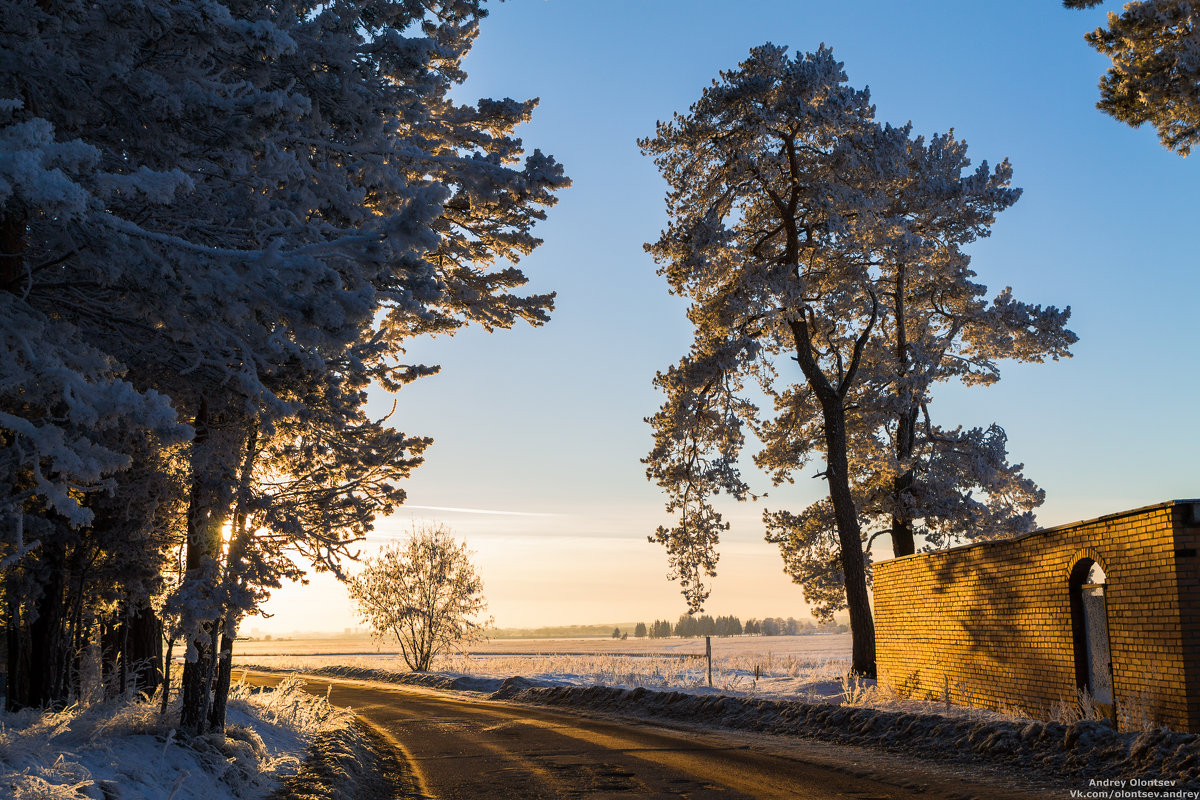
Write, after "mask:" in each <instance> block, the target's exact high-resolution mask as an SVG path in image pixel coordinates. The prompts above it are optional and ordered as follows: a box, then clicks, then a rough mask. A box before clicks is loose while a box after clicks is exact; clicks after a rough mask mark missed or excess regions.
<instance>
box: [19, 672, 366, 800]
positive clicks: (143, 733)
mask: <svg viewBox="0 0 1200 800" xmlns="http://www.w3.org/2000/svg"><path fill="white" fill-rule="evenodd" d="M301 685H302V682H300V681H297V680H294V679H291V680H287V681H284V683H283V684H281V685H280V687H279V688H278V689H277V690H275V691H266V692H260V693H254V694H252V693H251V692H250V691H249V689H247V688H244V687H237V688H235V689H234V690H233V691H231V696H230V701H229V708H228V715H227V722H228V724H227V726H226V733H225V735H224V736H221V735H219V734H214V735H209V736H205V737H201V738H199V739H192V740H188V741H185V740H184V739H182V737H180V736H179V735H178V734H177V731H176V730H175V727H174V726H175V723H176V721H177V720H178V717H179V715H178V710H177V709H173V710H171V711H168V713H167V714H165V715H164V714H160V713H159V710H158V705H157V703H148V702H144V701H141V700H133V699H129V700H122V701H110V702H106V703H97V704H94V705H90V706H80V705H76V706H71V707H69V708H67V709H65V710H63V711H59V712H39V711H35V710H32V709H27V710H24V711H20V712H16V713H5V712H0V797H13V798H16V800H82V798H93V799H94V800H233V799H234V798H239V799H242V798H260V797H264V796H266V794H267V793H269V792H270V791H272V790H273V789H274V787H276V786H277V785H278V781H279V780H280V779H281V778H284V777H286V776H287V775H289V774H291V773H293V772H295V771H296V769H297V768H298V767H299V766H300V763H301V759H302V758H303V757H304V755H305V749H306V747H307V746H308V745H309V743H310V742H311V741H312V740H313V739H314V738H315V737H316V736H317V735H319V734H321V733H325V732H328V731H333V730H337V729H340V728H344V727H346V726H348V725H350V723H351V721H352V720H353V715H352V714H351V713H350V712H348V711H344V710H341V709H336V708H333V707H331V706H330V705H329V703H328V702H327V701H326V700H325V699H324V698H321V697H314V696H312V695H309V694H306V693H305V692H304V691H303V690H302V689H301V688H300V687H301Z"/></svg>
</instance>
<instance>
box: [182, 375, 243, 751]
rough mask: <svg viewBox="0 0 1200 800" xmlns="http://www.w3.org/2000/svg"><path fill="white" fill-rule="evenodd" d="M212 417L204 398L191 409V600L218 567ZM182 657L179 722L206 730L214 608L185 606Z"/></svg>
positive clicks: (221, 510) (221, 493) (220, 486)
mask: <svg viewBox="0 0 1200 800" xmlns="http://www.w3.org/2000/svg"><path fill="white" fill-rule="evenodd" d="M213 428H214V426H213V420H212V419H211V416H210V409H209V406H208V403H207V401H206V400H205V399H201V401H200V407H199V410H198V411H197V412H196V423H195V429H196V435H195V437H194V438H193V440H192V489H191V497H190V500H189V505H188V511H187V555H186V561H185V565H184V581H185V582H186V583H190V584H192V585H193V590H192V592H191V595H192V602H193V603H197V602H200V601H203V600H208V599H211V596H212V593H213V591H214V590H215V588H216V582H217V578H218V573H219V563H218V559H219V558H220V556H221V525H222V524H223V523H224V521H225V517H226V516H227V515H228V513H229V503H228V494H229V492H228V490H229V484H230V483H231V481H229V480H227V479H226V477H225V475H224V474H223V473H224V470H222V469H221V468H220V465H221V462H222V461H223V458H222V456H223V455H226V454H222V453H221V452H220V445H221V438H222V437H219V436H214V429H213ZM184 615H185V618H184V619H183V624H182V627H183V631H184V636H185V637H187V639H188V640H189V641H188V651H187V659H186V660H185V662H184V665H183V685H182V694H183V703H182V708H181V710H180V715H179V726H180V728H182V729H183V730H184V731H187V732H189V733H192V734H196V735H199V734H202V733H204V732H206V731H207V730H208V712H209V704H210V702H211V700H212V692H211V689H212V684H211V682H210V681H211V676H212V659H213V655H214V654H213V644H212V642H213V634H214V632H215V630H216V619H215V617H216V614H215V613H214V609H213V608H206V607H203V605H201V606H199V607H197V606H191V607H188V608H185V609H184Z"/></svg>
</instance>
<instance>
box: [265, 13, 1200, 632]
mask: <svg viewBox="0 0 1200 800" xmlns="http://www.w3.org/2000/svg"><path fill="white" fill-rule="evenodd" d="M1119 7H1120V3H1118V2H1108V3H1106V4H1104V5H1103V6H1101V7H1099V8H1097V9H1091V10H1088V11H1069V10H1067V9H1064V8H1063V7H1062V4H1061V2H1059V0H1007V1H1006V2H1004V3H976V2H972V3H964V2H962V0H936V1H932V0H919V1H918V2H911V3H897V2H895V0H888V2H876V1H875V0H842V2H830V1H829V0H825V1H824V2H809V1H808V0H791V1H790V2H789V1H786V0H779V1H777V2H766V1H765V0H762V1H759V2H756V1H755V0H740V1H739V2H736V3H733V2H715V1H704V0H639V1H636V2H635V1H634V0H509V2H506V3H503V4H493V5H492V10H491V16H490V17H489V18H488V19H487V20H485V21H484V24H483V27H482V34H481V36H480V38H479V41H478V44H477V45H476V48H475V50H474V52H473V53H472V54H471V56H470V58H469V60H468V61H467V64H466V66H467V70H468V72H469V74H470V79H469V81H468V82H467V84H466V86H465V87H463V90H462V92H461V93H460V97H462V98H463V99H474V98H477V97H503V96H506V95H507V96H510V97H514V98H526V97H540V98H541V106H540V108H539V109H538V111H537V112H536V113H535V117H534V121H533V122H532V123H531V124H529V125H528V126H526V127H525V128H524V130H523V132H522V135H523V137H524V139H525V142H526V144H527V146H528V147H529V148H530V149H532V148H533V147H539V148H541V149H542V150H544V151H546V152H548V153H552V154H554V155H555V156H556V157H557V158H558V159H559V160H560V161H562V162H563V163H564V164H565V166H566V170H567V173H568V174H569V175H570V176H571V177H572V179H573V180H574V186H573V187H572V188H571V189H570V190H568V191H567V192H565V193H564V194H563V195H562V199H561V202H560V203H559V205H558V206H557V207H556V208H554V209H552V210H551V212H550V214H551V216H550V219H549V220H548V221H547V222H546V223H545V224H543V225H541V226H540V228H539V230H538V234H539V235H540V236H541V237H542V238H543V239H544V240H545V244H544V245H543V246H542V247H541V248H540V249H539V250H538V251H537V252H536V253H535V254H534V255H532V256H531V257H529V258H528V259H526V260H525V261H523V262H522V266H523V268H524V269H525V271H526V273H527V274H528V275H529V276H530V277H531V279H532V288H533V289H535V290H538V291H545V290H555V291H557V292H558V308H557V311H556V312H555V314H554V320H553V321H552V322H551V323H550V324H549V325H547V326H545V327H543V328H540V329H529V328H524V329H520V330H514V331H509V332H500V333H496V334H493V335H487V334H484V333H483V332H481V331H469V332H467V333H464V334H460V335H459V336H456V337H454V338H452V339H443V340H437V341H426V342H421V343H418V344H417V345H416V346H414V347H413V348H412V351H411V352H412V355H413V357H414V358H415V359H419V360H422V361H425V362H427V363H438V364H441V365H442V367H443V372H442V374H441V375H438V376H435V377H432V378H426V379H423V380H421V381H418V382H417V383H415V384H412V385H411V386H409V387H406V388H405V389H404V391H403V392H401V393H400V394H399V395H398V396H397V397H396V401H397V403H398V406H397V412H396V415H395V417H393V419H394V420H396V421H397V424H398V426H399V427H401V428H402V429H404V430H406V431H407V432H410V433H420V434H427V435H430V436H433V437H434V439H435V444H434V446H433V447H432V448H431V449H430V450H429V451H428V454H427V463H426V464H425V465H424V466H422V467H421V468H420V469H419V470H417V472H416V473H415V476H414V477H413V479H412V480H411V481H410V482H409V484H408V487H407V489H408V493H409V505H408V506H407V507H406V508H405V509H403V510H401V511H400V512H399V513H397V514H396V515H394V516H393V517H392V518H390V519H388V520H385V521H383V522H382V523H381V524H380V525H379V527H378V531H377V533H378V534H379V536H378V537H377V540H376V541H373V542H369V543H366V544H365V545H364V552H370V551H371V550H372V549H373V548H375V547H377V546H378V540H379V539H386V538H388V537H392V536H402V535H403V534H404V532H405V530H406V529H407V528H408V527H409V526H410V525H412V524H413V523H414V522H418V523H419V522H421V521H425V520H441V521H444V522H447V523H448V524H450V525H451V526H452V527H453V528H454V530H455V531H456V533H457V534H458V535H459V536H460V538H465V539H466V540H467V541H468V543H469V544H470V546H471V547H472V548H473V549H475V550H476V551H477V554H478V555H477V558H476V561H477V564H478V566H479V568H480V570H481V571H482V574H483V577H484V580H485V585H486V594H487V596H488V598H489V600H490V603H491V613H492V614H493V615H494V616H495V619H496V623H497V624H498V625H500V626H523V627H524V626H538V625H554V624H567V623H592V622H610V621H611V622H617V621H636V620H639V619H640V620H645V621H650V620H651V619H653V618H655V617H664V618H671V619H674V618H675V617H676V616H678V615H679V614H680V613H681V612H682V611H683V610H684V603H683V600H682V598H681V597H680V595H679V593H678V587H677V586H676V585H675V584H673V583H670V582H669V581H667V580H666V577H665V574H666V569H667V566H666V557H665V554H664V552H663V551H662V549H661V548H660V547H659V546H658V545H653V544H649V543H648V542H647V541H646V536H647V535H648V534H650V533H651V532H652V531H653V530H654V528H655V527H656V526H657V525H659V524H661V523H663V522H666V521H668V520H667V517H666V515H665V513H664V512H663V510H662V506H663V499H664V498H663V496H662V495H661V493H660V492H659V491H658V489H657V487H655V486H653V485H652V484H650V483H648V482H647V481H646V479H645V474H644V468H643V466H642V465H641V464H640V463H639V459H640V458H641V457H642V456H644V455H645V454H646V452H647V451H648V449H649V446H650V430H649V426H647V425H646V424H645V423H644V422H643V418H645V417H646V416H648V415H650V414H652V413H653V412H654V411H655V409H656V408H657V406H658V403H659V397H658V396H657V394H656V392H655V391H654V389H653V387H652V386H651V380H652V379H653V377H654V374H655V372H656V371H657V370H659V369H663V368H665V367H666V366H667V365H669V364H671V363H672V362H674V361H675V360H677V359H678V358H679V356H680V355H682V354H683V353H684V352H685V350H686V348H687V346H688V344H689V342H690V333H689V327H688V324H687V322H686V320H685V318H684V316H683V311H684V306H683V304H682V302H681V301H680V300H679V299H678V298H673V297H671V296H669V295H668V294H667V291H666V284H665V282H664V281H663V279H661V278H659V277H658V276H657V275H656V274H655V266H654V264H653V262H652V261H651V260H650V258H649V257H648V256H647V255H646V254H645V253H643V251H642V243H643V242H646V241H650V240H653V239H655V238H657V235H658V232H659V231H660V229H661V228H662V227H663V225H664V223H665V216H664V209H663V200H662V198H663V195H664V192H665V185H664V184H663V182H662V181H661V179H660V178H659V176H658V173H657V171H656V170H655V167H654V165H653V163H651V161H650V160H649V159H647V158H644V157H642V156H641V155H640V154H639V152H638V148H637V145H636V139H637V138H638V137H642V136H647V135H650V134H652V133H653V131H654V125H655V122H656V121H657V120H659V119H666V118H668V117H669V116H670V115H671V114H672V113H673V112H675V111H684V110H686V109H687V107H688V106H689V105H690V104H691V103H692V102H694V101H695V100H696V99H697V98H698V97H699V95H700V92H701V90H702V89H703V88H704V87H705V86H706V85H707V84H708V82H709V81H710V80H712V79H713V78H714V77H716V75H717V72H718V71H719V70H721V69H728V68H731V67H734V66H735V65H736V64H737V63H738V62H739V61H740V60H741V59H742V58H744V57H745V55H746V54H747V53H748V51H749V49H750V48H751V47H753V46H756V45H759V44H762V43H763V42H766V41H770V42H773V43H775V44H781V45H788V46H789V47H791V48H792V49H793V51H795V50H814V49H816V47H817V46H818V45H819V44H821V43H822V42H824V43H826V44H828V45H830V46H832V47H833V50H834V54H835V55H836V56H837V57H838V58H839V59H840V60H842V61H844V62H845V65H846V71H847V73H848V75H849V78H850V82H851V83H852V84H853V85H855V86H863V85H866V86H869V87H870V89H871V95H872V100H873V101H874V103H875V104H876V107H877V116H878V118H879V119H881V120H885V121H889V122H892V123H896V124H901V123H904V122H906V121H908V120H911V121H912V122H913V123H914V125H915V128H916V131H917V132H920V133H934V132H939V131H944V130H946V129H947V128H951V127H952V128H954V129H955V131H956V132H957V134H958V135H959V136H961V137H963V138H965V139H966V141H967V142H968V144H969V146H970V153H971V155H972V158H973V160H974V161H975V162H976V163H978V162H979V161H981V160H984V159H987V160H988V161H989V162H992V163H995V162H996V161H999V160H1000V159H1002V158H1004V157H1008V158H1009V159H1011V161H1012V162H1013V165H1014V170H1015V183H1016V185H1018V186H1021V187H1022V188H1023V189H1024V190H1025V194H1024V196H1023V197H1022V199H1021V200H1020V202H1018V203H1017V205H1016V206H1015V207H1013V208H1012V209H1010V210H1008V211H1006V212H1005V213H1004V214H1002V215H1001V217H1000V219H999V221H998V223H997V225H996V226H995V228H994V233H993V236H992V237H991V238H990V239H987V240H984V241H981V242H979V243H977V244H976V245H975V246H974V248H973V249H972V250H971V252H972V254H973V257H974V265H975V269H976V271H977V272H978V273H979V276H980V280H981V281H982V282H983V283H985V284H987V285H988V287H989V288H990V289H991V290H993V292H994V291H998V290H999V289H1001V288H1003V287H1004V286H1006V285H1009V286H1012V287H1013V289H1014V294H1015V295H1016V297H1018V298H1019V299H1022V300H1026V301H1030V302H1038V303H1043V304H1055V305H1059V306H1063V305H1070V306H1071V307H1072V311H1073V314H1072V320H1071V323H1072V324H1071V328H1072V329H1073V330H1074V331H1075V332H1076V333H1077V334H1078V335H1079V337H1080V341H1079V344H1078V345H1077V346H1076V347H1075V354H1076V355H1075V357H1074V358H1073V359H1071V360H1068V361H1063V362H1059V363H1051V364H1047V365H1040V366H1039V365H1021V366H1017V365H1009V366H1008V367H1007V369H1006V370H1005V373H1004V379H1003V380H1002V381H1001V383H1000V384H999V385H998V386H995V387H992V388H989V389H974V390H966V389H961V388H955V387H944V388H942V389H941V390H940V393H939V394H937V395H936V398H935V399H936V407H937V412H936V413H937V415H938V417H939V420H940V421H941V422H942V423H943V424H950V423H960V424H964V425H968V426H971V425H986V424H988V423H990V422H992V421H996V422H999V423H1000V424H1001V425H1002V426H1004V428H1005V429H1006V430H1007V431H1008V434H1009V449H1010V453H1011V454H1012V456H1013V458H1014V460H1016V461H1022V462H1024V463H1025V465H1026V474H1027V475H1028V476H1029V477H1031V478H1033V479H1034V480H1035V481H1037V482H1038V483H1039V484H1040V485H1041V486H1042V487H1043V488H1044V489H1045V490H1046V494H1047V499H1046V503H1045V505H1044V506H1043V507H1042V508H1041V509H1040V511H1039V513H1038V520H1039V523H1040V524H1042V525H1056V524H1061V523H1066V522H1071V521H1074V520H1078V519H1085V518H1089V517H1095V516H1099V515H1101V514H1106V513H1110V512H1114V511H1120V510H1123V509H1127V508H1134V507H1137V506H1139V505H1146V504H1150V503H1155V502H1159V501H1162V500H1168V499H1175V498H1184V497H1196V496H1200V470H1198V468H1197V466H1198V460H1200V426H1198V425H1197V413H1196V412H1197V408H1198V399H1200V363H1198V359H1197V357H1196V348H1197V342H1198V336H1197V333H1198V322H1197V320H1198V314H1197V308H1198V307H1200V270H1198V269H1197V267H1198V266H1200V264H1198V261H1200V258H1198V256H1197V248H1196V235H1197V233H1198V232H1200V225H1198V224H1197V222H1198V211H1200V180H1198V178H1200V172H1198V171H1197V170H1200V161H1198V160H1197V159H1198V157H1197V156H1192V157H1191V158H1190V159H1182V158H1180V157H1179V156H1176V155H1173V154H1170V153H1168V152H1167V151H1165V150H1164V149H1163V148H1162V147H1161V146H1160V145H1159V144H1158V141H1157V138H1156V136H1155V134H1154V132H1153V131H1152V130H1151V129H1149V128H1143V129H1140V130H1132V129H1130V128H1128V127H1127V126H1125V125H1124V124H1121V123H1118V122H1116V121H1114V120H1112V119H1111V118H1109V117H1107V116H1105V115H1103V114H1101V113H1100V112H1099V111H1097V110H1096V109H1095V107H1094V104H1095V101H1096V99H1097V89H1096V84H1097V81H1098V79H1099V77H1100V75H1101V74H1102V72H1103V71H1104V69H1105V67H1106V65H1107V63H1108V62H1107V59H1105V58H1104V57H1103V56H1100V55H1099V54H1097V53H1095V52H1094V51H1093V50H1092V49H1091V48H1090V47H1088V45H1087V44H1086V43H1085V42H1084V41H1083V34H1084V32H1085V31H1088V30H1091V29H1093V28H1095V27H1096V26H1097V25H1099V24H1101V23H1102V22H1103V19H1104V13H1105V11H1108V10H1114V9H1119ZM373 402H374V403H375V404H376V405H377V407H378V408H379V409H382V410H384V411H386V409H387V408H389V407H390V405H391V402H392V398H390V397H385V396H383V395H382V394H381V395H380V396H377V397H375V398H374V400H373ZM817 469H818V468H816V467H813V468H812V470H811V471H812V472H814V473H815V472H816V471H817ZM749 474H750V478H751V483H752V485H753V486H754V487H755V488H756V489H759V490H761V489H769V488H770V487H769V484H768V482H767V481H766V479H765V477H763V476H761V475H759V474H757V473H754V472H753V471H751V472H750V473H749ZM823 489H824V487H823V484H821V483H820V481H816V480H808V478H807V476H802V477H801V478H800V480H798V481H797V485H796V486H795V487H791V488H785V489H780V490H771V492H770V497H769V498H768V500H767V501H765V505H766V507H768V508H778V507H795V508H800V507H802V506H803V505H805V504H807V503H808V502H811V501H812V500H814V499H816V498H817V497H818V496H819V495H820V493H821V492H822V491H823ZM763 505H764V503H758V504H741V505H737V506H735V507H731V508H729V509H728V513H729V514H730V519H731V521H732V522H733V530H731V531H730V532H729V533H728V534H727V535H726V537H725V544H724V546H723V548H722V558H721V562H720V564H719V565H718V572H719V577H718V578H717V580H716V582H715V586H714V592H713V594H712V597H711V599H710V601H709V603H708V605H707V610H708V611H709V612H711V613H714V614H737V615H739V616H741V617H742V618H743V619H746V618H749V617H752V616H759V617H761V616H765V615H769V616H779V615H782V616H788V615H794V616H796V617H798V618H803V617H804V616H805V614H806V609H805V606H804V604H803V600H802V598H801V594H800V591H799V588H798V587H796V586H794V585H793V584H791V583H790V582H789V580H788V578H787V577H786V576H784V575H783V573H782V571H781V561H780V559H779V555H778V552H777V551H776V550H775V548H774V545H770V544H767V543H766V542H764V541H763V539H762V530H761V524H760V522H759V518H760V515H761V513H762V507H763ZM450 509H459V510H450ZM463 509H467V510H463ZM497 512H504V513H497ZM266 610H267V611H268V613H272V614H274V617H273V618H271V619H268V620H261V619H252V620H249V621H247V623H246V627H247V628H249V627H258V628H260V629H262V630H264V631H285V630H295V629H306V630H312V629H334V630H340V629H342V628H344V627H349V626H352V625H354V624H356V623H355V620H354V617H353V611H352V608H351V606H350V604H349V602H348V601H347V600H346V596H345V592H344V590H343V589H342V588H341V587H340V586H339V585H337V584H336V582H334V581H332V580H331V579H329V578H328V577H327V576H316V577H314V579H313V582H312V583H311V584H310V585H309V586H307V587H303V588H299V587H294V586H291V587H285V588H284V589H283V590H281V591H279V592H278V593H277V595H276V597H275V598H273V599H272V600H271V601H270V602H269V603H268V605H267V607H266Z"/></svg>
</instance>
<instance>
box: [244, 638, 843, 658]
mask: <svg viewBox="0 0 1200 800" xmlns="http://www.w3.org/2000/svg"><path fill="white" fill-rule="evenodd" d="M712 643H713V644H712V646H713V656H714V657H717V656H735V655H736V656H746V655H755V656H766V655H767V654H771V655H773V656H779V657H788V656H794V657H796V658H804V659H808V660H848V659H849V658H850V634H848V633H832V634H813V635H809V636H726V637H718V636H714V637H713V640H712ZM235 650H236V652H237V653H238V654H239V655H242V656H328V655H343V654H344V655H360V656H368V655H369V656H386V655H395V654H396V653H398V652H399V649H398V648H397V647H396V643H395V642H394V641H390V642H389V641H387V640H383V641H379V642H377V641H375V640H373V639H372V638H371V637H370V636H367V635H362V636H330V637H325V638H289V639H272V640H261V639H247V640H239V641H238V643H237V645H236V647H235ZM467 652H468V653H469V654H470V655H473V656H475V655H478V656H497V655H502V654H503V655H536V654H547V653H556V654H558V653H561V654H615V653H621V654H669V655H688V654H692V655H703V654H704V638H703V637H701V638H698V639H677V638H669V639H648V638H643V639H634V638H629V639H613V638H611V637H581V638H570V639H491V640H488V641H486V642H480V643H477V644H472V645H471V646H470V647H469V648H467Z"/></svg>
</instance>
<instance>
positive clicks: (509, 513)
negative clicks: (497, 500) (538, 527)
mask: <svg viewBox="0 0 1200 800" xmlns="http://www.w3.org/2000/svg"><path fill="white" fill-rule="evenodd" d="M405 508H420V509H422V510H425V511H449V512H451V513H456V514H496V515H499V516H504V517H559V516H562V515H561V514H554V513H551V512H547V511H500V510H498V509H492V508H461V507H458V506H419V505H408V504H404V505H401V506H400V509H401V510H403V509H405Z"/></svg>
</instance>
